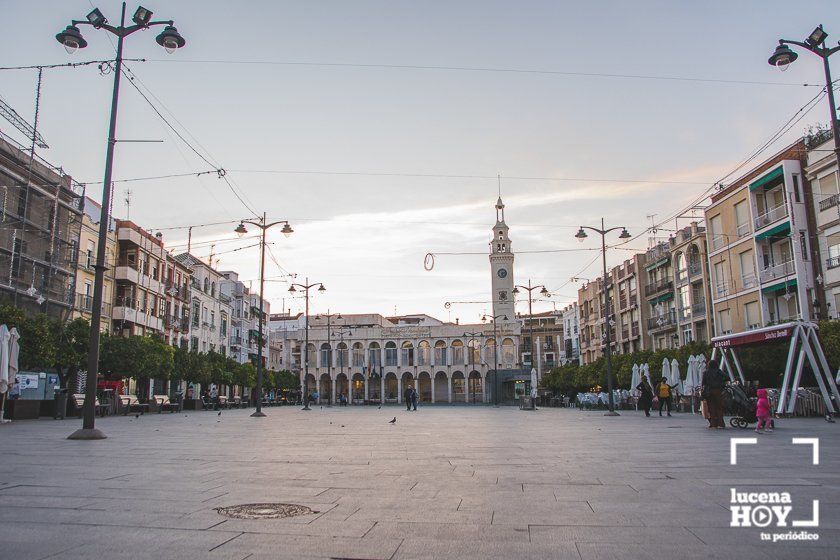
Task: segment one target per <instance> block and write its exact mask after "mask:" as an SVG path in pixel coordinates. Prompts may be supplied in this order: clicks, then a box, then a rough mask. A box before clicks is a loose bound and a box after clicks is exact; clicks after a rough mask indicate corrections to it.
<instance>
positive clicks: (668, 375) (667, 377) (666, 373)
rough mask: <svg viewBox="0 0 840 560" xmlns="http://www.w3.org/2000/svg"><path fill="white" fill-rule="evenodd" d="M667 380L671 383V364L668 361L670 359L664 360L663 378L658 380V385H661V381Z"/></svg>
mask: <svg viewBox="0 0 840 560" xmlns="http://www.w3.org/2000/svg"><path fill="white" fill-rule="evenodd" d="M663 377H664V378H665V381H666V382H668V383H670V379H671V362H669V361H668V358H662V376H661V377H660V378H659V379H657V385H658V384H659V380H660V379H662V378H663Z"/></svg>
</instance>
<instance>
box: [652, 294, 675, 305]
mask: <svg viewBox="0 0 840 560" xmlns="http://www.w3.org/2000/svg"><path fill="white" fill-rule="evenodd" d="M669 299H674V292H668V293H667V294H662V295H661V296H659V297H658V298H654V299H651V300H648V302H649V303H650V304H651V305H656V304H657V303H660V302H663V301H668V300H669Z"/></svg>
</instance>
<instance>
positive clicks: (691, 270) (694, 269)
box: [688, 262, 703, 278]
mask: <svg viewBox="0 0 840 560" xmlns="http://www.w3.org/2000/svg"><path fill="white" fill-rule="evenodd" d="M702 273H703V265H701V264H700V263H698V262H694V263H688V276H689V277H691V278H693V277H695V276H700V275H701V274H702Z"/></svg>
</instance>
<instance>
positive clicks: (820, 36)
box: [805, 25, 828, 47]
mask: <svg viewBox="0 0 840 560" xmlns="http://www.w3.org/2000/svg"><path fill="white" fill-rule="evenodd" d="M826 37H828V33H826V32H825V31H824V30H823V26H822V25H820V26H819V27H817V28H816V29H814V30H813V31H812V32H811V34H810V35H808V38H807V39H805V42H806V43H808V44H809V45H811V46H812V47H816V46H817V45H819V44H822V42H823V41H825V39H826Z"/></svg>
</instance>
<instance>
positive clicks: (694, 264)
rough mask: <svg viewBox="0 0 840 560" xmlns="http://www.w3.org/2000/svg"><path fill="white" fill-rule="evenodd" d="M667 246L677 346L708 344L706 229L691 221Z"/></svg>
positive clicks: (708, 283) (709, 296) (711, 322)
mask: <svg viewBox="0 0 840 560" xmlns="http://www.w3.org/2000/svg"><path fill="white" fill-rule="evenodd" d="M670 244H671V255H672V259H673V260H672V265H671V268H672V270H673V271H674V300H675V301H676V313H677V328H676V334H677V336H678V340H677V342H678V345H679V346H682V345H684V344H688V343H690V342H709V341H710V340H711V338H712V336H713V330H712V329H713V319H712V317H711V316H710V315H709V310H708V308H707V302H710V301H712V299H711V293H710V291H709V286H710V282H709V271H708V267H707V266H706V263H707V262H708V255H707V250H706V228H705V227H703V226H702V225H700V224H698V223H697V222H692V223H691V225H689V226H687V227H685V228H683V229H681V230H680V231H678V232H677V233H676V234H674V236H673V237H672V238H671V240H670Z"/></svg>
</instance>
